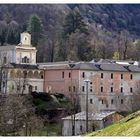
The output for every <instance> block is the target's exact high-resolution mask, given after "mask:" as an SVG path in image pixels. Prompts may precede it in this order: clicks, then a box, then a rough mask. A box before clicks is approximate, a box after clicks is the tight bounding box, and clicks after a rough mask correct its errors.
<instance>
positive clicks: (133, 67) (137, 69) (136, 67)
mask: <svg viewBox="0 0 140 140" xmlns="http://www.w3.org/2000/svg"><path fill="white" fill-rule="evenodd" d="M128 68H129V69H130V70H131V71H133V72H140V67H139V66H136V65H130V66H129V67H128Z"/></svg>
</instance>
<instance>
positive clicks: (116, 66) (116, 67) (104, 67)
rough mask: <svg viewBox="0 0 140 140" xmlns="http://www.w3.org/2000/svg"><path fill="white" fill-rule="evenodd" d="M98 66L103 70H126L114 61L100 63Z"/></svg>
mask: <svg viewBox="0 0 140 140" xmlns="http://www.w3.org/2000/svg"><path fill="white" fill-rule="evenodd" d="M100 68H101V69H102V70H104V71H128V70H127V69H126V68H125V67H124V66H123V65H120V64H116V63H110V64H109V63H108V64H107V63H106V64H101V65H100Z"/></svg>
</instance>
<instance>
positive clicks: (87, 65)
mask: <svg viewBox="0 0 140 140" xmlns="http://www.w3.org/2000/svg"><path fill="white" fill-rule="evenodd" d="M73 69H80V70H95V71H98V70H99V68H97V67H96V66H95V65H94V64H93V63H89V62H80V63H77V64H75V67H73Z"/></svg>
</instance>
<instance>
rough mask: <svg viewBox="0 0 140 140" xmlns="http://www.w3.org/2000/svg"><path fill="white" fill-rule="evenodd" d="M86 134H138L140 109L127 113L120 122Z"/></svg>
mask: <svg viewBox="0 0 140 140" xmlns="http://www.w3.org/2000/svg"><path fill="white" fill-rule="evenodd" d="M86 136H140V111H137V112H135V113H133V114H130V115H128V116H127V117H125V118H124V119H122V120H121V121H120V122H118V123H116V124H113V125H110V126H108V127H106V128H105V129H102V130H99V131H96V132H92V133H88V134H86Z"/></svg>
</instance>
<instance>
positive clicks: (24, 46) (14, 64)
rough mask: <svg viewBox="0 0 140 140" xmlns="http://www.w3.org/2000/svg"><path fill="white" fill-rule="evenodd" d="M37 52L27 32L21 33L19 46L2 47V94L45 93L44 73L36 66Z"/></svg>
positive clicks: (0, 70)
mask: <svg viewBox="0 0 140 140" xmlns="http://www.w3.org/2000/svg"><path fill="white" fill-rule="evenodd" d="M36 52H37V50H36V48H35V47H33V46H32V45H31V35H30V34H29V33H27V32H23V33H21V36H20V43H19V44H18V45H16V46H14V45H12V46H1V47H0V79H1V80H0V81H1V84H0V85H1V86H0V93H2V94H16V93H18V94H28V93H30V92H32V91H37V92H42V91H43V83H44V79H43V78H44V72H43V70H41V69H39V67H38V65H37V64H36Z"/></svg>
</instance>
